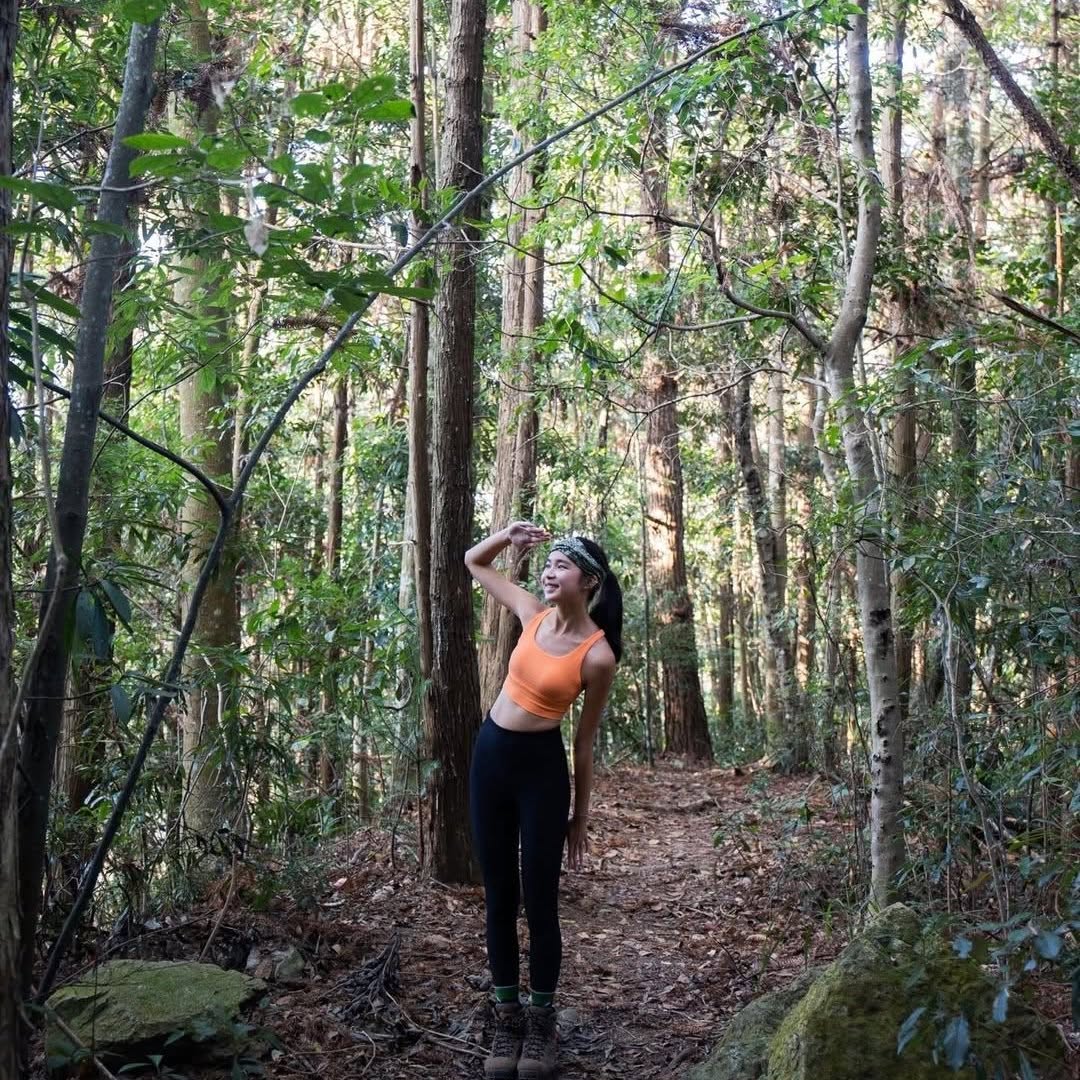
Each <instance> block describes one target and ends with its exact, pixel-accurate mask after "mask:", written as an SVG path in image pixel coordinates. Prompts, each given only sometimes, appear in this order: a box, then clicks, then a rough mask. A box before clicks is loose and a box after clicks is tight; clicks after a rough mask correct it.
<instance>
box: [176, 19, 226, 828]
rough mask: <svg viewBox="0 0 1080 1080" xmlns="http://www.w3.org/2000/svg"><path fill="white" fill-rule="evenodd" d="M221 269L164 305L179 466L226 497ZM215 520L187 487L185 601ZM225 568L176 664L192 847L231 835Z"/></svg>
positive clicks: (212, 130) (213, 128) (199, 54)
mask: <svg viewBox="0 0 1080 1080" xmlns="http://www.w3.org/2000/svg"><path fill="white" fill-rule="evenodd" d="M189 12H190V21H189V22H188V24H187V32H188V37H189V41H190V43H191V47H192V50H193V53H194V56H195V57H196V58H197V60H198V61H199V62H200V63H210V62H211V61H212V59H213V44H212V41H211V36H210V28H209V24H208V21H207V16H206V14H205V13H204V12H203V10H202V7H201V5H200V2H199V0H189ZM191 109H192V115H191V116H190V117H188V116H185V115H183V111H182V110H181V109H180V108H178V109H177V126H178V128H179V129H180V130H181V131H182V133H183V134H184V135H185V136H187V137H188V138H190V139H191V140H192V141H196V140H198V139H200V138H203V137H205V136H213V135H214V134H216V132H217V125H218V110H217V107H216V106H215V105H214V104H213V103H212V102H209V101H204V100H199V101H193V102H192V103H191ZM214 197H215V196H213V195H211V196H208V199H213V198H214ZM212 209H213V207H212V206H211V205H209V203H208V204H207V205H204V206H195V207H193V208H192V209H191V211H190V214H189V218H188V223H189V225H190V227H191V228H192V230H193V231H196V230H201V229H203V228H204V227H205V231H206V232H207V233H208V234H209V233H211V232H212V230H210V229H209V227H208V226H206V225H205V220H206V217H207V215H208V214H209V212H210V211H211V210H212ZM223 265H225V261H224V259H223V257H222V254H221V251H220V249H219V248H218V247H217V246H216V245H215V244H214V242H213V241H212V240H204V241H203V243H202V244H200V245H199V246H197V247H194V248H193V249H192V251H191V253H190V254H189V255H187V256H186V257H185V258H184V259H183V262H182V267H183V270H182V272H181V273H180V274H179V275H178V277H177V282H176V285H175V288H174V292H173V299H174V301H175V302H176V305H177V309H178V310H179V311H183V312H188V313H190V314H191V315H192V316H193V317H194V318H197V319H198V326H197V327H194V330H195V333H194V334H193V342H194V343H195V355H196V356H197V358H198V367H197V370H196V371H195V372H194V373H193V374H191V375H189V376H188V377H187V378H186V379H184V381H183V382H181V383H180V387H179V390H180V437H181V441H182V443H183V446H184V450H185V453H186V454H187V457H188V458H189V460H191V461H193V462H195V463H196V464H197V465H198V466H199V467H200V468H201V469H202V470H203V471H204V472H205V473H206V474H207V475H208V476H209V477H211V479H213V480H214V481H216V482H217V483H219V484H220V485H221V488H222V491H223V493H226V494H227V492H228V490H229V488H230V486H231V479H232V471H233V445H232V440H231V438H230V432H231V430H232V427H231V425H230V424H228V423H226V422H225V417H226V415H227V414H226V409H227V400H226V387H227V383H228V380H229V378H230V377H231V374H232V372H231V371H230V358H229V355H228V352H229V341H230V338H231V336H232V313H231V311H230V310H229V309H228V308H227V307H226V306H223V304H222V303H221V302H220V300H218V299H217V297H218V296H220V294H221V292H222V291H223V290H222V282H221V278H220V272H221V267H222V266H223ZM219 520H220V519H219V515H218V509H217V506H216V504H215V503H214V502H212V501H211V499H210V498H209V496H208V494H207V493H206V492H205V491H204V490H203V489H202V488H201V487H195V486H193V487H192V488H191V490H190V493H189V494H188V497H187V498H186V499H185V501H184V505H183V507H182V508H181V511H180V528H181V530H182V532H183V533H184V535H185V539H186V542H187V552H188V557H187V559H186V561H185V564H184V569H183V573H182V580H183V584H184V587H185V590H186V592H187V594H188V595H190V592H191V590H193V589H194V586H195V583H196V581H197V580H198V578H199V573H200V571H201V567H202V562H203V559H204V557H205V553H206V551H207V549H208V548H209V547H210V546H211V544H212V543H213V541H214V536H215V535H216V533H217V528H218V523H219ZM235 571H236V544H235V536H234V537H233V540H232V542H230V544H229V546H228V547H227V548H226V550H225V553H224V555H223V557H222V561H221V565H220V566H219V568H218V572H217V574H216V575H215V576H214V579H213V580H212V581H211V582H210V586H209V588H208V589H207V594H206V599H205V601H204V603H203V604H202V606H201V607H200V609H199V615H198V621H197V622H196V624H195V633H194V635H193V637H192V646H193V648H192V650H191V652H190V653H189V656H188V660H187V663H186V666H185V680H186V682H187V685H188V692H187V701H186V708H185V711H184V716H183V740H182V741H183V751H182V753H183V764H184V774H185V782H186V787H185V793H184V803H183V825H184V828H185V830H186V831H187V832H188V833H189V834H191V835H192V836H193V837H195V838H196V839H198V840H201V841H202V842H207V841H209V839H210V838H211V837H212V836H213V834H214V833H215V832H216V831H217V830H218V829H219V828H222V827H225V828H230V829H231V828H232V827H233V826H234V821H233V817H234V814H235V812H236V810H237V807H236V806H235V797H236V792H235V791H233V790H230V789H231V787H232V784H231V781H230V779H229V772H228V770H227V768H225V767H224V762H225V758H226V755H227V746H226V745H225V743H224V741H223V740H224V739H225V738H226V735H227V730H228V725H229V722H230V719H231V714H232V712H233V710H234V708H235V693H234V686H233V679H232V678H231V676H230V675H229V674H228V670H229V666H228V665H227V664H222V663H221V662H220V657H221V655H222V654H225V653H228V652H232V651H235V650H236V649H237V648H239V645H240V622H239V611H238V609H237V603H236V582H235ZM183 603H184V605H185V610H186V605H187V604H188V603H189V599H188V598H187V597H185V599H184V601H183Z"/></svg>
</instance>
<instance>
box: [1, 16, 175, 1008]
mask: <svg viewBox="0 0 1080 1080" xmlns="http://www.w3.org/2000/svg"><path fill="white" fill-rule="evenodd" d="M156 47H157V24H156V23H155V24H154V25H153V26H149V27H148V26H142V25H140V24H138V23H136V24H134V25H133V26H132V28H131V36H130V41H129V45H128V54H127V61H126V66H125V70H124V88H123V92H122V94H121V99H120V107H119V110H118V112H117V118H116V125H115V127H114V129H113V143H112V148H111V149H110V151H109V158H108V162H107V163H106V166H105V176H104V178H103V186H102V192H101V196H100V198H99V200H98V208H97V213H96V215H95V220H96V221H97V222H98V223H99V224H100V225H102V226H106V227H105V228H102V229H101V231H99V232H96V233H95V235H94V239H93V241H92V243H91V246H90V258H89V260H88V269H87V272H86V279H85V283H84V285H83V292H82V303H81V307H80V314H79V325H78V330H77V332H76V340H75V359H74V362H73V365H72V379H71V403H70V405H69V408H68V419H67V425H66V427H65V429H64V444H63V449H62V450H61V455H60V468H59V479H58V483H57V490H56V520H57V530H58V535H57V536H56V537H55V543H54V546H53V549H52V551H51V552H50V555H49V564H48V570H47V573H46V579H45V595H44V597H43V600H42V606H41V611H40V622H39V629H38V639H39V642H40V644H41V652H40V656H39V659H38V662H37V664H36V665H35V667H34V669H33V671H31V672H29V673H28V676H27V677H28V678H29V679H30V680H31V681H30V689H29V694H28V695H27V699H26V700H27V719H26V724H25V726H24V733H25V734H24V737H23V744H22V748H21V755H20V756H21V767H20V783H19V792H18V800H19V806H18V833H19V841H18V842H19V884H18V888H19V897H20V902H21V904H22V922H21V929H20V933H21V939H22V941H21V950H22V973H21V974H22V986H23V990H24V994H25V993H28V992H29V988H30V982H31V979H32V976H33V957H34V952H33V943H34V936H35V933H36V930H37V920H38V915H39V913H40V910H41V880H42V873H43V869H44V861H45V838H46V833H47V829H48V818H49V799H50V794H51V790H52V779H53V765H54V763H55V758H56V744H57V740H58V738H59V733H60V726H61V721H62V718H63V699H64V684H65V678H66V674H67V668H68V657H69V649H68V644H67V641H66V636H65V633H64V627H65V626H66V625H67V622H68V618H69V615H70V612H71V608H72V605H73V604H74V600H75V593H76V592H77V585H78V580H79V565H80V560H81V558H82V547H83V540H84V538H85V535H86V523H87V510H88V503H89V494H90V464H91V461H92V459H93V450H94V441H95V437H96V435H97V421H98V409H99V407H100V405H101V396H102V390H103V378H104V361H105V340H106V329H107V326H108V320H109V313H110V310H111V307H112V295H113V288H114V284H115V278H116V264H117V261H118V257H119V253H120V248H121V243H122V241H121V236H122V229H123V225H124V222H125V220H126V217H127V208H128V197H129V196H128V183H129V177H128V166H129V164H130V163H131V160H132V158H134V156H135V151H134V150H132V149H130V148H129V147H127V146H125V145H124V143H123V140H124V139H125V138H127V137H128V136H130V135H135V134H138V133H139V132H140V131H142V128H143V124H144V122H145V119H146V111H147V108H148V106H149V103H150V94H151V90H152V73H153V63H154V54H155V51H156ZM109 225H112V226H115V227H116V228H115V230H113V229H108V228H107V226H109Z"/></svg>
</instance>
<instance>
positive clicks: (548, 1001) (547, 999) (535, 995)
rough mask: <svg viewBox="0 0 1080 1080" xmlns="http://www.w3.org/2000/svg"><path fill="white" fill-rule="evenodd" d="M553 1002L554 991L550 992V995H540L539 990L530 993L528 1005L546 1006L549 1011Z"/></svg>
mask: <svg viewBox="0 0 1080 1080" xmlns="http://www.w3.org/2000/svg"><path fill="white" fill-rule="evenodd" d="M554 1001H555V991H554V990H552V992H551V993H550V994H542V993H540V991H539V990H533V991H532V993H531V994H530V995H529V1004H530V1005H542V1006H546V1007H547V1008H549V1009H550V1008H551V1006H552V1004H553V1003H554Z"/></svg>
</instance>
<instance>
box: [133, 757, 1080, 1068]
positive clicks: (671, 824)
mask: <svg viewBox="0 0 1080 1080" xmlns="http://www.w3.org/2000/svg"><path fill="white" fill-rule="evenodd" d="M463 827H465V826H464V824H463ZM414 839H415V825H413V826H412V827H411V828H410V827H408V823H407V822H402V823H400V824H399V828H398V830H397V833H396V838H395V839H394V842H393V843H392V837H391V833H390V832H389V831H384V830H377V829H365V830H362V831H360V832H358V833H356V834H354V835H353V836H350V837H348V838H345V839H342V840H339V841H338V842H336V843H335V844H334V845H333V846H332V847H331V848H328V849H325V850H323V851H322V852H321V853H320V854H319V856H318V858H317V860H307V861H305V860H298V862H297V864H296V865H295V866H292V867H280V868H279V870H278V873H277V874H276V876H275V877H273V878H272V879H270V881H269V885H268V882H267V881H266V880H264V881H262V882H261V883H260V882H259V881H258V880H257V879H243V880H240V879H238V882H237V884H238V885H239V888H237V889H235V890H234V889H232V888H231V887H228V883H227V882H226V883H222V886H221V890H220V892H219V895H218V896H217V897H216V898H212V899H211V901H210V902H209V903H208V904H207V905H206V906H205V908H203V909H202V910H201V911H200V912H197V913H191V916H192V917H189V918H188V919H187V921H185V922H184V923H183V924H182V926H181V928H180V929H177V930H176V931H175V932H174V931H171V930H170V929H169V928H168V927H162V929H161V932H160V933H158V934H156V935H153V936H151V937H150V941H148V942H147V941H144V943H143V946H142V947H136V948H135V949H134V951H133V952H132V951H127V950H125V952H124V955H144V956H146V957H147V958H151V959H158V958H162V957H169V958H173V959H194V958H196V956H198V955H199V954H200V953H202V952H204V951H205V952H206V953H207V955H206V959H212V960H215V961H216V962H218V963H222V964H223V965H224V966H227V967H246V968H247V969H248V970H249V971H253V970H254V971H255V973H256V974H267V973H268V969H270V968H272V967H273V964H274V956H275V953H276V954H277V955H278V956H280V955H281V951H282V950H284V949H286V948H289V947H291V949H292V950H293V952H292V957H293V961H294V970H293V971H292V972H291V973H290V974H289V976H288V977H286V978H271V979H270V990H269V993H268V995H267V996H266V999H265V1003H264V1005H263V1006H262V1007H261V1008H260V1009H259V1011H258V1012H257V1013H256V1015H255V1017H254V1020H253V1022H254V1023H256V1024H258V1025H260V1026H261V1027H262V1028H264V1029H269V1030H270V1031H272V1032H273V1033H274V1042H275V1043H276V1049H274V1050H272V1051H271V1054H270V1056H269V1058H268V1059H265V1060H264V1061H263V1063H262V1066H263V1068H264V1069H265V1074H266V1075H267V1076H268V1077H272V1078H275V1080H276V1078H281V1080H294V1078H312V1080H315V1078H317V1080H346V1078H348V1080H359V1078H361V1077H363V1078H364V1080H405V1078H411V1077H431V1078H438V1080H457V1078H459V1077H460V1078H465V1080H471V1078H480V1077H482V1076H483V1066H482V1061H483V1057H484V1056H485V1049H484V1048H485V1047H486V1046H488V1045H489V1044H490V1037H491V1031H490V1015H489V1008H488V1005H487V1000H488V993H487V991H488V977H487V966H486V958H485V950H484V903H483V892H482V890H481V889H480V888H479V887H447V886H443V885H439V884H438V883H435V882H433V881H432V880H431V879H430V878H428V877H426V876H423V875H421V874H419V873H417V871H416V859H415V852H414V851H412V850H411V844H412V842H413V841H414ZM851 842H852V834H851V826H850V823H849V822H847V820H846V811H843V812H842V811H841V809H839V808H836V807H834V805H833V802H832V800H831V798H830V793H829V789H828V786H827V784H826V782H825V781H823V780H821V779H816V780H815V779H808V778H805V777H803V778H794V779H793V778H783V777H779V776H776V775H775V774H772V773H770V772H768V771H766V770H753V769H751V770H738V771H736V770H732V769H719V768H716V769H706V770H701V769H698V770H689V769H683V768H680V767H679V766H678V764H677V763H661V764H659V765H658V766H657V767H656V768H655V769H651V770H647V769H644V768H638V767H631V766H626V765H620V766H618V767H617V768H615V769H613V770H605V769H598V770H597V780H596V786H595V790H594V793H593V800H592V809H591V813H590V854H589V856H588V862H587V865H586V867H585V868H584V869H582V870H580V871H576V872H564V875H563V880H562V890H561V916H562V927H563V942H564V962H563V975H562V980H561V983H560V987H559V995H558V1001H557V1005H558V1007H559V1009H560V1017H559V1022H560V1031H561V1039H560V1073H559V1076H560V1077H561V1078H562V1080H586V1078H589V1080H592V1078H596V1080H599V1078H609V1077H626V1078H630V1080H664V1078H671V1080H674V1078H676V1077H679V1076H681V1075H682V1074H683V1073H684V1072H685V1070H686V1069H687V1068H688V1066H689V1065H690V1064H691V1063H693V1062H696V1061H700V1060H701V1059H702V1058H704V1057H705V1056H706V1055H707V1053H708V1051H709V1049H710V1048H711V1047H712V1045H713V1044H714V1043H715V1042H716V1040H717V1038H718V1037H719V1034H720V1033H721V1032H722V1030H723V1027H724V1025H725V1022H726V1020H727V1019H728V1018H729V1017H730V1016H731V1015H732V1014H734V1013H735V1012H736V1011H738V1010H739V1009H740V1008H741V1007H742V1006H743V1005H745V1004H746V1003H747V1002H749V1001H750V1000H751V999H752V998H754V997H756V996H758V995H759V994H761V993H763V992H765V991H767V990H770V989H774V988H776V987H779V986H782V985H784V984H785V983H786V982H788V981H789V980H790V979H792V978H794V977H795V976H796V975H797V974H798V973H799V972H801V971H802V970H803V969H804V968H805V967H806V966H808V965H819V964H822V963H824V962H827V961H828V960H829V959H831V958H832V957H833V956H835V954H836V953H837V952H838V951H839V950H840V948H842V946H843V945H844V944H845V943H846V941H847V940H848V938H849V936H850V933H851V930H852V927H851V925H850V922H851V919H852V918H854V917H856V915H857V910H856V906H855V904H854V903H853V902H852V901H853V899H854V898H855V897H857V896H859V895H861V892H862V888H863V887H862V886H861V885H858V884H855V883H853V882H850V881H849V878H848V875H849V870H850V866H851V855H850V854H849V849H850V847H851ZM392 847H393V849H394V853H393V857H392V854H391V849H392ZM260 894H261V897H262V899H261V902H255V897H258V896H259V895H260ZM253 907H261V908H262V909H263V910H261V911H255V910H252V909H253ZM215 923H216V924H217V930H216V932H215V933H214V934H213V935H212V936H213V941H212V947H211V948H210V949H209V950H204V949H203V946H205V944H206V942H207V937H208V934H209V930H208V927H209V926H210V925H212V924H215ZM520 938H521V943H522V965H521V966H522V971H523V972H527V970H528V964H527V930H526V927H525V922H524V919H523V918H522V920H521V923H520ZM132 944H135V943H134V942H133V943H132ZM298 954H299V955H298ZM301 957H302V959H303V964H302V970H301V965H300V963H299V961H300V958H301ZM1040 999H1041V1003H1042V1004H1043V1007H1044V1009H1048V1010H1049V1011H1050V1012H1051V1013H1052V1014H1053V1015H1055V1016H1056V1017H1057V1018H1058V1019H1059V1020H1061V1021H1064V1018H1065V1017H1066V1016H1067V1015H1068V1012H1069V1003H1068V994H1067V990H1066V988H1064V987H1054V988H1051V990H1050V992H1049V993H1047V994H1046V995H1044V994H1042V993H1040ZM1074 1049H1076V1047H1075V1046H1074ZM1077 1060H1080V1055H1077ZM186 1075H189V1076H193V1075H194V1074H191V1073H186ZM200 1075H201V1076H205V1077H209V1076H210V1074H209V1073H202V1074H200ZM225 1075H228V1073H227V1072H226V1073H225ZM232 1075H233V1076H234V1077H235V1076H236V1075H237V1073H235V1072H234V1073H233V1074H232Z"/></svg>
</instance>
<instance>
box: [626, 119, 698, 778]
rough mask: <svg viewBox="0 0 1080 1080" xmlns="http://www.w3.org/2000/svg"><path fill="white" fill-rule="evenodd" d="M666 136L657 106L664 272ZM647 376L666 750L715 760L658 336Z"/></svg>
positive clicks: (656, 251) (649, 181)
mask: <svg viewBox="0 0 1080 1080" xmlns="http://www.w3.org/2000/svg"><path fill="white" fill-rule="evenodd" d="M666 141H667V140H666V124H665V117H664V114H663V111H662V109H661V108H660V107H659V106H658V107H657V108H656V109H655V111H654V113H653V115H652V117H651V119H650V121H649V131H648V133H647V136H646V140H645V149H644V153H643V157H642V161H643V168H642V177H641V193H642V203H643V206H644V208H645V211H646V213H648V214H650V215H653V216H652V217H651V220H650V229H649V241H650V242H649V263H650V266H649V269H650V270H651V271H652V272H653V273H655V274H657V275H660V276H663V277H665V278H666V275H667V273H668V270H669V268H670V240H671V226H670V225H668V224H667V222H666V221H665V220H663V217H664V216H666V214H667V186H666V182H665V179H664V163H665V162H666V160H667V153H666ZM665 287H666V283H665ZM661 318H662V316H661ZM644 374H645V407H646V408H647V409H648V411H649V419H648V425H647V429H646V452H645V492H646V520H647V523H648V529H647V532H648V553H649V589H650V597H651V601H652V607H653V617H654V619H655V622H656V627H657V646H658V650H659V654H660V655H659V660H660V668H661V671H662V674H663V687H664V737H665V742H666V749H667V750H668V751H669V752H671V753H674V754H685V755H686V756H687V757H689V758H691V759H694V760H699V761H711V760H712V757H713V752H712V743H711V741H710V739H709V727H708V721H707V719H706V716H705V701H704V698H703V697H702V693H701V679H700V677H699V674H698V653H697V644H696V642H695V640H694V609H693V604H692V602H691V600H690V590H689V588H688V586H687V579H686V553H685V546H684V532H685V526H684V522H683V478H682V459H681V457H680V456H679V418H678V412H677V409H676V405H675V400H676V398H677V397H678V394H679V389H678V381H677V379H676V375H675V372H674V370H673V369H672V368H671V366H670V362H669V360H668V358H667V357H666V355H665V354H664V353H663V352H662V351H661V350H660V349H659V348H658V347H657V344H656V342H655V341H654V342H652V343H650V345H649V347H648V348H647V349H646V356H645V373H644Z"/></svg>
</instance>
